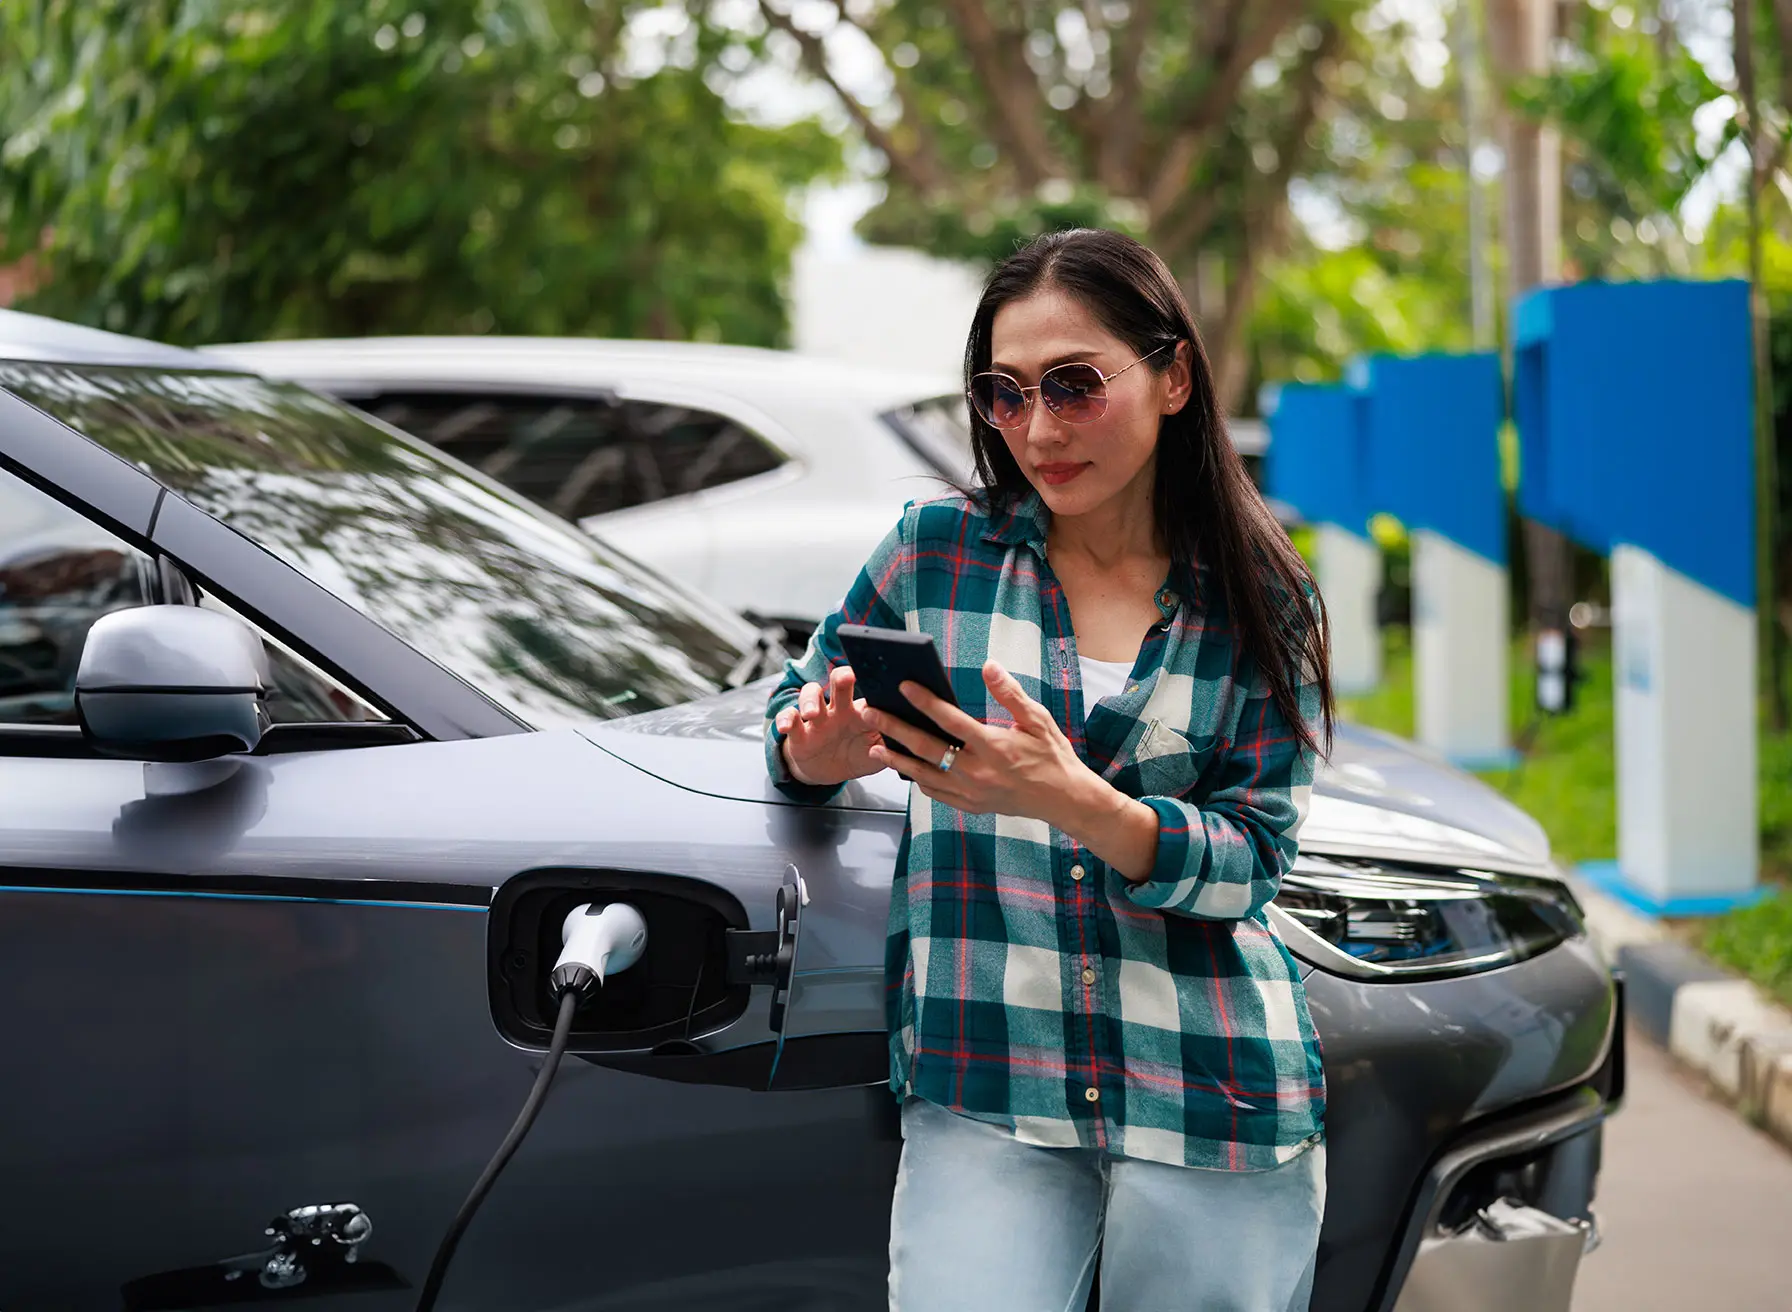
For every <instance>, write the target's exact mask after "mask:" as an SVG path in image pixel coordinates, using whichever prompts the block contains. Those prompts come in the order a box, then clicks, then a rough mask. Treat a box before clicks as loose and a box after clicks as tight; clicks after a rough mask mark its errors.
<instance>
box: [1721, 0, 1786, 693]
mask: <svg viewBox="0 0 1792 1312" xmlns="http://www.w3.org/2000/svg"><path fill="white" fill-rule="evenodd" d="M1730 12H1731V16H1732V18H1733V20H1734V21H1733V24H1732V28H1731V31H1732V32H1733V34H1734V35H1733V37H1732V41H1733V47H1734V60H1735V64H1736V89H1737V91H1739V92H1740V93H1741V96H1742V117H1743V140H1744V141H1745V142H1746V143H1747V145H1748V308H1749V333H1750V338H1751V345H1752V347H1753V353H1754V378H1755V398H1754V399H1755V617H1756V618H1755V622H1756V628H1757V642H1758V648H1757V650H1758V653H1759V654H1758V657H1757V659H1758V661H1759V665H1760V679H1761V685H1762V691H1763V692H1764V693H1765V694H1766V702H1767V714H1768V716H1769V723H1770V724H1771V725H1772V727H1773V728H1775V729H1784V728H1785V727H1786V722H1787V708H1786V685H1785V681H1784V680H1783V679H1782V678H1781V677H1780V673H1781V672H1780V641H1779V637H1780V633H1779V615H1778V614H1777V612H1778V609H1779V607H1778V604H1777V603H1778V601H1779V596H1778V589H1777V588H1776V587H1775V581H1774V550H1773V548H1774V541H1775V536H1776V532H1775V525H1774V518H1775V515H1776V512H1777V511H1778V509H1779V477H1778V474H1779V471H1778V469H1777V468H1776V467H1775V453H1774V432H1773V377H1772V372H1771V370H1772V367H1773V366H1772V360H1771V356H1770V354H1769V351H1768V341H1767V324H1768V315H1767V292H1766V289H1765V288H1764V287H1762V285H1761V191H1762V188H1763V187H1764V186H1765V184H1766V182H1767V173H1768V171H1769V169H1771V168H1772V162H1771V159H1770V157H1769V155H1768V152H1769V151H1770V150H1771V149H1772V147H1773V142H1772V141H1771V140H1770V139H1769V138H1768V136H1767V134H1766V133H1765V132H1763V131H1762V130H1761V126H1762V125H1761V96H1760V87H1759V84H1758V80H1757V77H1756V73H1755V23H1754V15H1755V6H1754V3H1753V0H1731V6H1730Z"/></svg>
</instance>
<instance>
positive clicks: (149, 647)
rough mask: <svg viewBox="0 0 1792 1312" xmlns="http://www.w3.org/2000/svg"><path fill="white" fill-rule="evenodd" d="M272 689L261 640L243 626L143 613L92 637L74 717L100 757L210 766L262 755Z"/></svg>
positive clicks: (161, 609)
mask: <svg viewBox="0 0 1792 1312" xmlns="http://www.w3.org/2000/svg"><path fill="white" fill-rule="evenodd" d="M271 682H272V680H271V678H270V675H269V672H268V658H267V652H266V651H265V650H264V649H263V647H262V645H261V639H260V637H258V636H257V635H256V634H255V633H253V632H252V631H251V630H250V629H249V628H248V627H247V626H246V625H244V624H243V623H242V622H241V621H240V620H237V619H233V618H232V617H231V616H229V615H221V614H219V613H218V612H217V611H211V610H201V609H200V608H199V607H197V606H136V607H133V608H131V609H130V610H118V611H113V612H111V613H110V614H107V615H102V616H101V617H100V618H99V619H97V620H95V621H94V623H93V627H92V628H90V629H89V630H88V631H87V641H86V643H85V644H84V645H83V646H82V648H81V664H80V667H79V669H77V670H76V672H75V713H76V715H77V716H78V717H79V719H80V722H81V732H82V734H83V735H84V736H85V737H86V739H87V741H88V742H89V743H90V744H91V745H92V746H93V749H94V750H95V751H97V752H99V753H101V754H102V755H105V756H119V757H124V758H126V759H127V760H134V761H205V760H211V759H212V758H214V757H219V756H227V755H229V754H231V753H234V752H251V751H254V750H255V746H256V744H257V743H259V742H260V741H261V735H262V732H263V731H264V730H265V729H266V728H267V727H268V714H267V708H266V707H265V706H264V705H263V703H262V697H263V696H264V695H265V693H266V691H267V689H268V687H269V686H270V684H271Z"/></svg>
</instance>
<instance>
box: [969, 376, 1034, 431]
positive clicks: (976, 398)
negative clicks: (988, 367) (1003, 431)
mask: <svg viewBox="0 0 1792 1312" xmlns="http://www.w3.org/2000/svg"><path fill="white" fill-rule="evenodd" d="M971 400H972V401H973V402H975V404H976V406H977V413H978V414H980V415H982V416H983V417H984V418H985V419H986V420H988V421H989V422H990V423H991V424H994V425H995V426H996V427H997V428H1013V427H1014V426H1015V425H1016V424H1018V423H1020V422H1022V421H1023V420H1024V419H1025V418H1026V417H1027V397H1026V393H1024V392H1022V391H1021V390H1020V388H1019V387H1018V386H1017V385H1016V384H1015V383H1014V382H1013V381H1012V380H1010V379H1007V378H997V377H994V376H992V375H989V374H985V375H983V376H982V377H980V378H977V379H974V380H973V381H972V383H971Z"/></svg>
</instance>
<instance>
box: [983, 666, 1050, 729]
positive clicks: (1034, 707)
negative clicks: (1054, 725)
mask: <svg viewBox="0 0 1792 1312" xmlns="http://www.w3.org/2000/svg"><path fill="white" fill-rule="evenodd" d="M983 682H984V685H985V686H986V687H988V689H989V695H990V696H992V697H994V698H995V699H996V700H997V701H998V702H1000V703H1001V704H1002V706H1003V707H1004V708H1005V709H1006V710H1007V712H1008V714H1010V715H1012V716H1013V717H1014V722H1015V723H1016V724H1019V725H1026V726H1029V727H1031V726H1034V725H1037V724H1038V723H1039V716H1040V715H1042V714H1043V713H1044V711H1045V708H1044V707H1043V706H1041V705H1040V704H1039V703H1038V702H1036V701H1034V700H1033V699H1032V698H1031V697H1029V696H1027V694H1026V690H1025V689H1024V688H1022V687H1021V686H1020V683H1019V681H1018V680H1017V679H1015V677H1014V676H1013V675H1012V674H1010V673H1008V671H1007V670H1005V669H1003V668H1002V665H1001V662H1000V661H993V660H991V661H985V662H984V663H983Z"/></svg>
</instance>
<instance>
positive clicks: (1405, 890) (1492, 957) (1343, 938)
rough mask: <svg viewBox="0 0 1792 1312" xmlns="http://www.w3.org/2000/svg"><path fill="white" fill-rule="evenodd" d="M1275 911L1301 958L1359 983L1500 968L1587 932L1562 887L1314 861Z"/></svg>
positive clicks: (1300, 870)
mask: <svg viewBox="0 0 1792 1312" xmlns="http://www.w3.org/2000/svg"><path fill="white" fill-rule="evenodd" d="M1271 906H1272V907H1273V908H1276V909H1278V910H1279V911H1280V913H1281V916H1280V921H1281V923H1279V924H1278V926H1277V928H1278V930H1279V931H1280V932H1281V934H1282V938H1283V941H1284V942H1286V943H1287V945H1288V947H1289V950H1290V951H1292V952H1293V953H1294V954H1295V955H1296V956H1299V957H1302V958H1304V959H1305V960H1307V961H1309V962H1311V963H1312V964H1313V965H1316V966H1318V967H1319V968H1320V969H1322V970H1327V971H1330V972H1331V973H1333V974H1337V975H1349V976H1353V977H1355V978H1359V979H1402V980H1410V979H1413V978H1415V977H1425V976H1432V977H1436V976H1446V975H1468V974H1473V973H1474V972H1476V971H1482V970H1492V969H1494V968H1495V967H1498V966H1508V965H1511V964H1512V963H1513V962H1516V961H1523V960H1524V959H1525V958H1527V957H1534V956H1536V955H1538V954H1539V953H1541V952H1546V951H1548V950H1549V949H1550V948H1553V947H1555V946H1556V945H1557V944H1559V943H1561V942H1563V941H1565V940H1567V939H1569V938H1572V937H1573V936H1575V935H1576V934H1579V933H1580V932H1581V929H1582V922H1581V911H1580V907H1579V905H1578V904H1577V903H1576V902H1575V900H1574V895H1573V894H1572V893H1570V892H1569V891H1568V888H1567V886H1566V885H1565V884H1562V883H1559V882H1557V881H1555V880H1551V879H1539V878H1534V877H1526V876H1520V875H1502V874H1493V873H1491V872H1488V871H1481V870H1447V871H1446V870H1418V869H1413V868H1402V867H1397V866H1388V865H1376V864H1371V863H1366V862H1365V863H1355V862H1342V861H1330V860H1319V859H1315V858H1307V857H1303V858H1301V859H1300V860H1299V861H1297V862H1296V863H1295V866H1294V869H1292V870H1291V871H1289V872H1288V874H1287V875H1285V876H1284V877H1283V879H1282V887H1281V890H1280V891H1279V892H1278V893H1277V894H1276V898H1275V901H1274V902H1273V903H1271Z"/></svg>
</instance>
